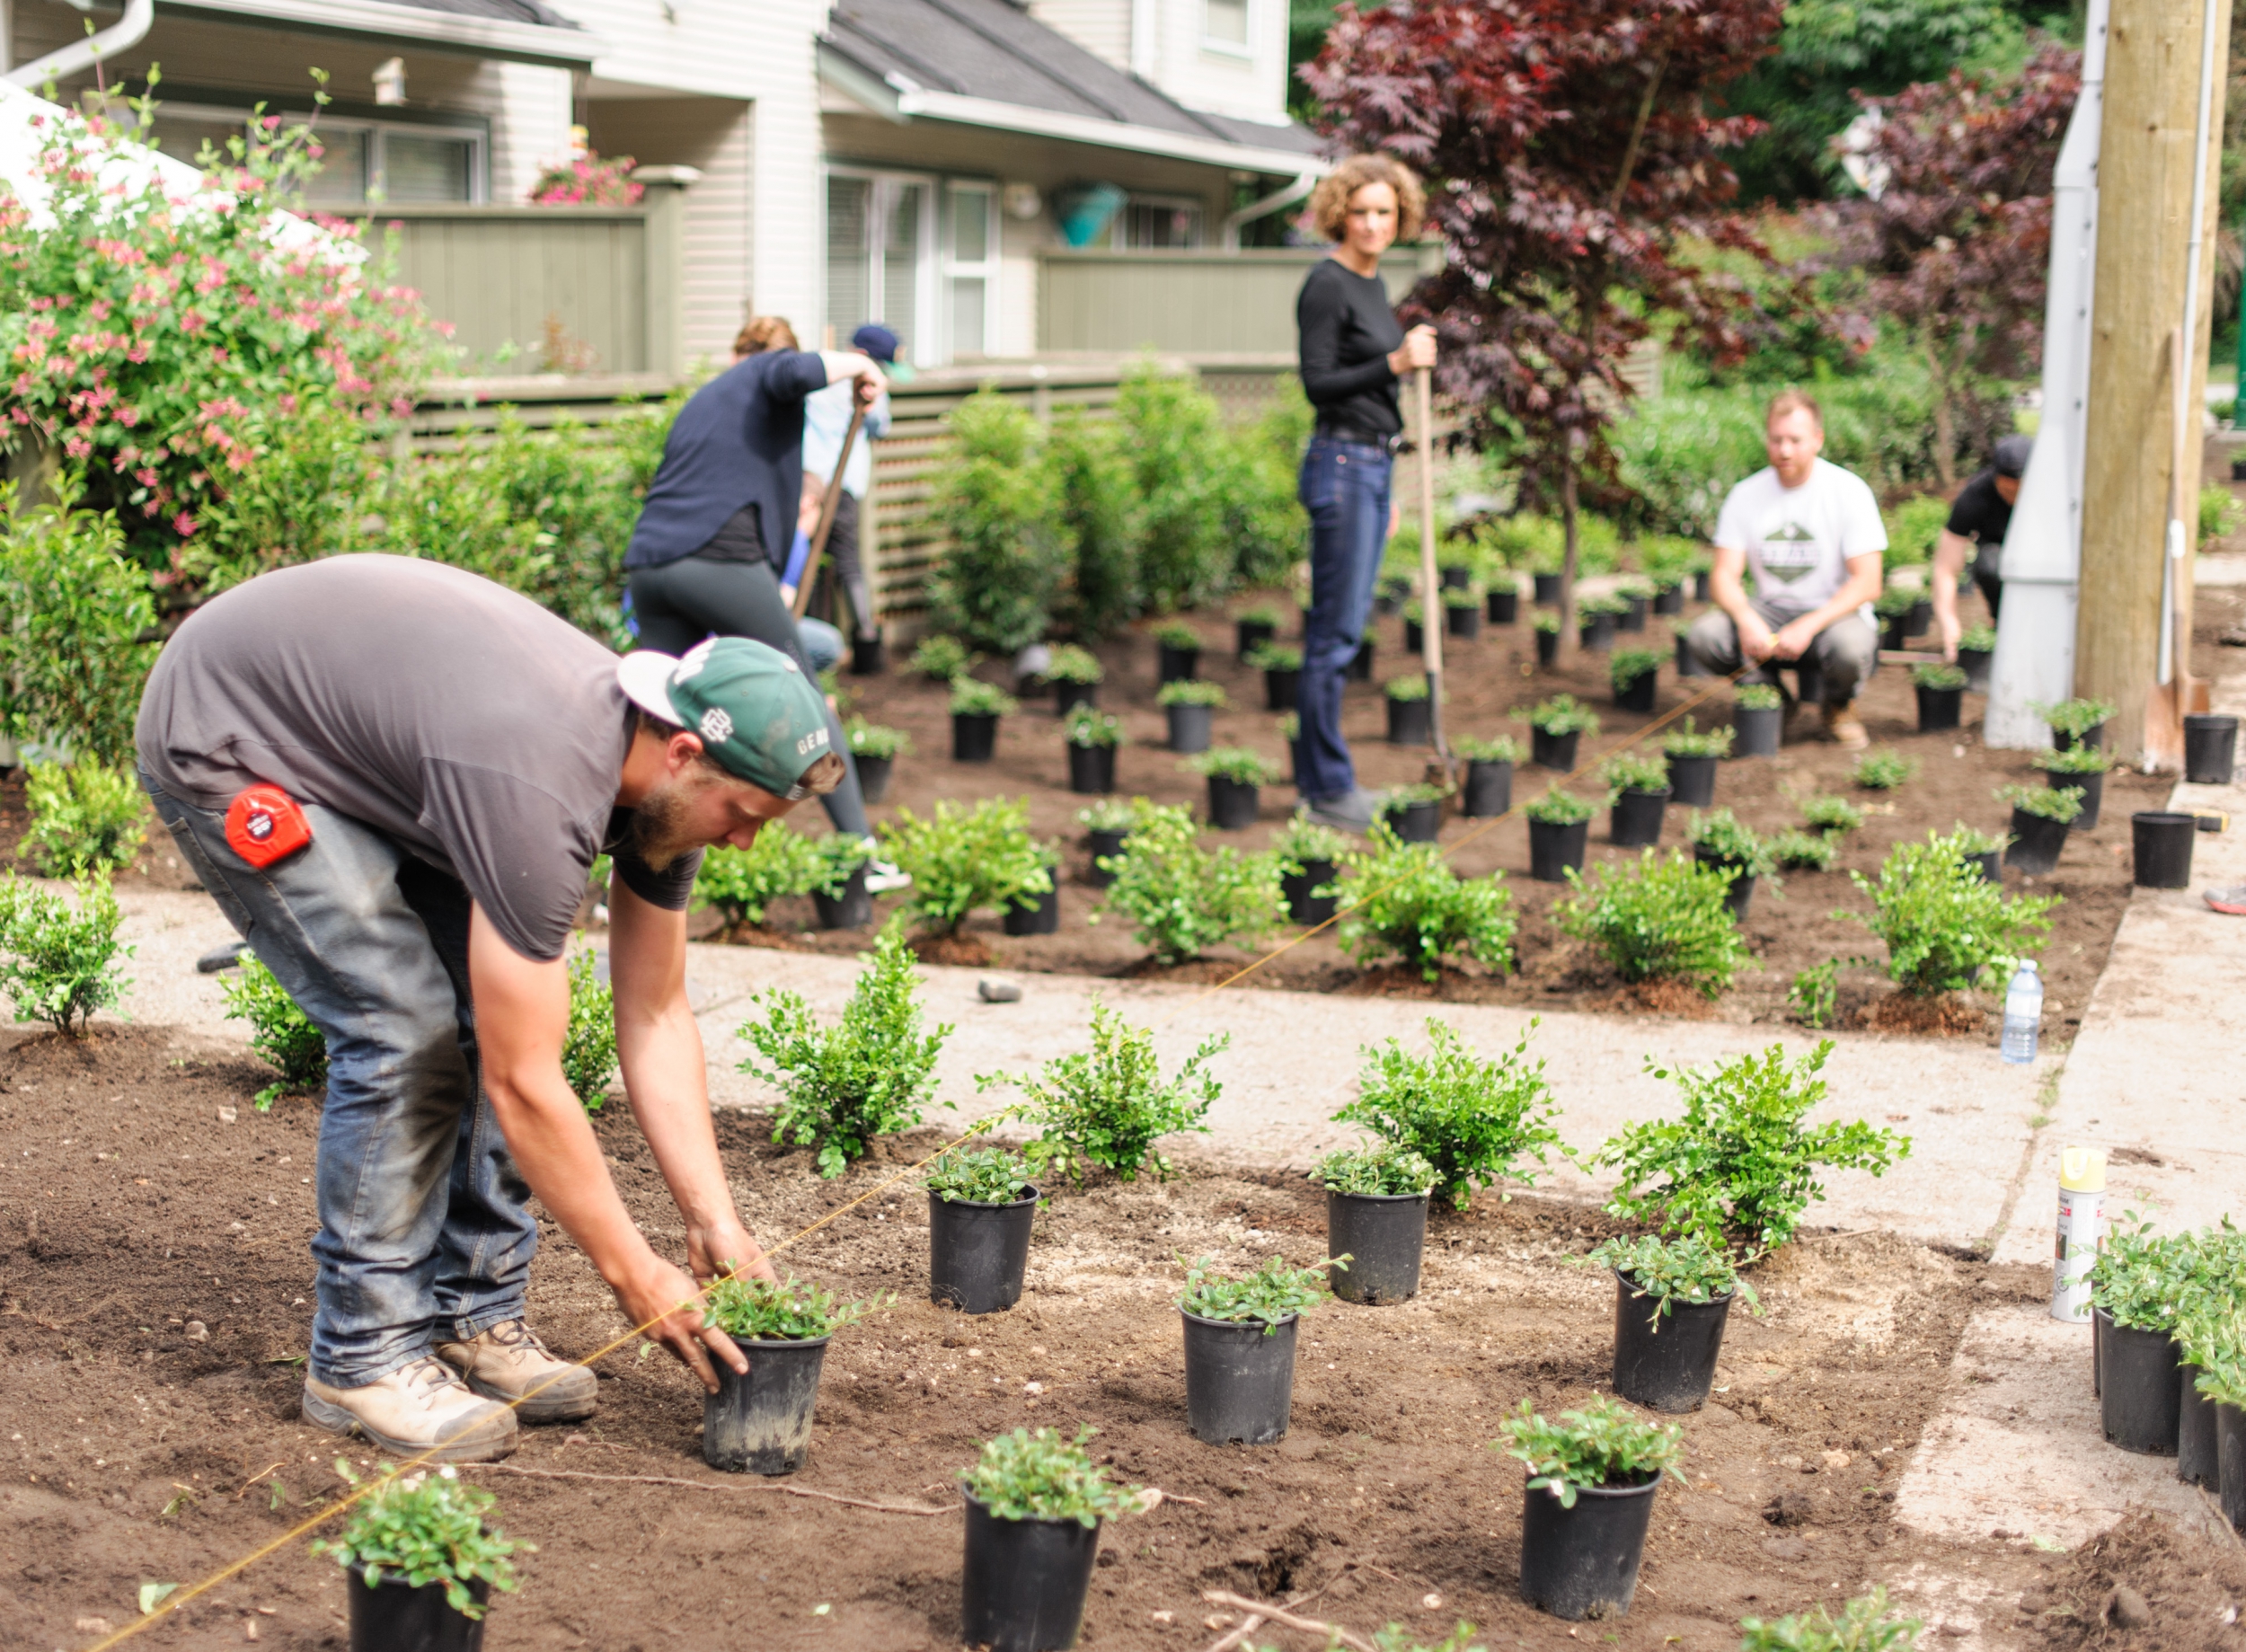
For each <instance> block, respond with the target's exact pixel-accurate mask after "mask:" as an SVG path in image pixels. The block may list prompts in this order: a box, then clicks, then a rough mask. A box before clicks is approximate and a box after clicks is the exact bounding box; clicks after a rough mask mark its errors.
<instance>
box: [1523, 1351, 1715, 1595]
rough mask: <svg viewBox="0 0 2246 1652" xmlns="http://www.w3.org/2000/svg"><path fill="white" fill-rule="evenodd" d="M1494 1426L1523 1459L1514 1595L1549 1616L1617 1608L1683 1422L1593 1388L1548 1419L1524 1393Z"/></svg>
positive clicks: (1632, 1580) (1679, 1450) (1630, 1583)
mask: <svg viewBox="0 0 2246 1652" xmlns="http://www.w3.org/2000/svg"><path fill="white" fill-rule="evenodd" d="M1503 1433H1504V1436H1505V1438H1504V1450H1505V1454H1506V1455H1507V1456H1508V1457H1517V1458H1519V1459H1520V1460H1521V1461H1522V1462H1525V1463H1526V1464H1527V1465H1528V1486H1527V1488H1526V1490H1525V1493H1524V1494H1523V1498H1522V1505H1521V1597H1522V1598H1523V1599H1524V1600H1525V1601H1527V1602H1528V1603H1529V1604H1530V1605H1532V1606H1534V1607H1536V1608H1538V1609H1539V1610H1540V1611H1543V1612H1550V1613H1552V1616H1553V1617H1555V1618H1566V1619H1570V1620H1579V1619H1583V1618H1590V1617H1596V1618H1600V1619H1612V1618H1620V1617H1624V1616H1627V1615H1628V1614H1629V1612H1630V1603H1631V1600H1632V1599H1633V1598H1635V1596H1636V1595H1637V1593H1638V1567H1639V1563H1640V1561H1642V1560H1643V1559H1644V1558H1645V1551H1646V1533H1647V1531H1648V1529H1649V1527H1650V1526H1651V1525H1652V1523H1653V1498H1654V1494H1655V1493H1656V1492H1658V1490H1659V1489H1661V1479H1662V1476H1663V1475H1665V1474H1667V1473H1670V1472H1672V1471H1675V1470H1676V1465H1677V1462H1678V1461H1679V1460H1680V1459H1681V1458H1682V1457H1683V1456H1684V1453H1685V1440H1684V1430H1683V1429H1681V1428H1679V1427H1677V1426H1676V1424H1674V1423H1667V1424H1662V1423H1649V1422H1646V1421H1644V1420H1643V1419H1641V1418H1640V1417H1639V1416H1638V1415H1637V1414H1636V1413H1635V1412H1633V1411H1631V1409H1630V1408H1629V1407H1628V1406H1625V1405H1623V1404H1622V1403H1621V1402H1620V1401H1619V1400H1609V1399H1608V1398H1607V1397H1606V1396H1605V1395H1604V1394H1601V1395H1599V1396H1597V1397H1596V1398H1595V1399H1594V1400H1591V1402H1590V1403H1589V1404H1587V1405H1586V1406H1585V1407H1584V1408H1583V1409H1581V1410H1578V1411H1563V1412H1561V1415H1560V1420H1559V1421H1558V1422H1556V1423H1550V1422H1546V1421H1545V1420H1544V1419H1543V1418H1542V1417H1540V1416H1538V1415H1537V1414H1536V1412H1535V1411H1534V1409H1532V1408H1531V1407H1530V1405H1529V1402H1528V1401H1527V1400H1522V1401H1521V1407H1520V1409H1519V1410H1517V1411H1516V1412H1515V1413H1514V1414H1513V1415H1512V1416H1511V1417H1508V1418H1507V1419H1506V1421H1505V1424H1504V1427H1503Z"/></svg>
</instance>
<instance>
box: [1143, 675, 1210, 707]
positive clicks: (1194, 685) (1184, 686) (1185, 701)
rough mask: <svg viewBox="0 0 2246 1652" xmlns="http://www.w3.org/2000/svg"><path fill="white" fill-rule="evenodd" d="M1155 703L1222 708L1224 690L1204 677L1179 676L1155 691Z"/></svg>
mask: <svg viewBox="0 0 2246 1652" xmlns="http://www.w3.org/2000/svg"><path fill="white" fill-rule="evenodd" d="M1154 703H1155V704H1156V705H1207V706H1216V707H1218V708H1220V709H1221V708H1222V707H1223V706H1224V705H1225V691H1224V689H1223V687H1221V686H1220V685H1217V684H1215V683H1212V682H1209V681H1208V680H1207V678H1205V677H1198V676H1197V677H1180V678H1178V679H1177V680H1176V681H1174V682H1169V683H1164V684H1163V685H1162V687H1161V688H1159V689H1158V690H1156V691H1155V693H1154Z"/></svg>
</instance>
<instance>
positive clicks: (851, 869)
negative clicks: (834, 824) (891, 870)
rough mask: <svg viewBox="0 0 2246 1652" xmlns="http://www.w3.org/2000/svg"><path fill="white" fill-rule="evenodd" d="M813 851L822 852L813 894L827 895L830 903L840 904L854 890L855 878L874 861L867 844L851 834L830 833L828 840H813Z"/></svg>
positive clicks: (811, 890) (826, 837)
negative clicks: (867, 864) (859, 871)
mask: <svg viewBox="0 0 2246 1652" xmlns="http://www.w3.org/2000/svg"><path fill="white" fill-rule="evenodd" d="M811 847H812V848H813V849H815V850H817V851H818V864H819V874H818V881H816V882H814V883H813V884H812V885H811V888H810V893H812V894H814V895H824V896H826V897H827V898H828V899H830V900H840V899H841V898H842V897H843V896H844V894H845V893H846V892H847V891H848V889H849V888H850V879H851V877H852V875H853V874H854V873H855V872H856V871H857V870H858V869H859V868H860V867H861V866H863V865H864V864H865V863H866V862H867V861H871V859H872V858H873V853H872V851H871V850H870V849H868V848H867V847H866V840H865V839H864V838H862V837H853V836H852V835H850V834H849V833H847V832H829V833H828V834H827V835H826V836H824V837H816V838H813V839H812V840H811Z"/></svg>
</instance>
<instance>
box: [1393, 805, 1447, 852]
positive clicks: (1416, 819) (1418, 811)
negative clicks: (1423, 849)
mask: <svg viewBox="0 0 2246 1652" xmlns="http://www.w3.org/2000/svg"><path fill="white" fill-rule="evenodd" d="M1385 813H1386V815H1387V818H1388V826H1389V829H1390V830H1391V831H1393V832H1394V833H1395V835H1397V836H1398V837H1400V838H1402V840H1403V841H1404V842H1405V843H1407V844H1431V843H1433V842H1434V841H1435V840H1436V839H1437V837H1439V836H1441V835H1442V832H1443V805H1442V804H1441V803H1440V802H1439V801H1437V799H1433V798H1429V799H1426V800H1425V801H1423V802H1411V803H1391V804H1390V805H1389V806H1388V808H1387V809H1386V811H1385Z"/></svg>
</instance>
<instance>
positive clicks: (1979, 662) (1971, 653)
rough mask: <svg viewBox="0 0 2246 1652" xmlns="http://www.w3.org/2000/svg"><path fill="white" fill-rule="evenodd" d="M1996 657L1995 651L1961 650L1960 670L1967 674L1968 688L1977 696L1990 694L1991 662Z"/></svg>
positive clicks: (1959, 654) (1959, 655)
mask: <svg viewBox="0 0 2246 1652" xmlns="http://www.w3.org/2000/svg"><path fill="white" fill-rule="evenodd" d="M1994 657H1995V650H1994V649H1959V650H1958V669H1959V670H1960V671H1962V672H1964V673H1965V674H1966V686H1967V688H1969V689H1971V690H1972V691H1973V692H1974V693H1976V694H1985V693H1988V692H1989V661H1990V660H1991V659H1992V658H1994Z"/></svg>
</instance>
